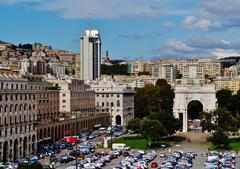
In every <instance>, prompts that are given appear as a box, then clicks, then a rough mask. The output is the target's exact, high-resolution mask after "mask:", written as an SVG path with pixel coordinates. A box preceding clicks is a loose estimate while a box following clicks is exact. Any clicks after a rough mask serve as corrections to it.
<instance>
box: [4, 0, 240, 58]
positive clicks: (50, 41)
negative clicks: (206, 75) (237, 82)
mask: <svg viewBox="0 0 240 169" xmlns="http://www.w3.org/2000/svg"><path fill="white" fill-rule="evenodd" d="M239 9H240V1H238V0H211V1H210V0H0V16H1V26H0V40H2V41H7V42H11V43H14V44H19V43H34V42H41V43H44V44H47V45H51V46H53V48H56V49H65V50H70V51H72V52H75V53H79V46H80V44H79V38H80V36H81V35H82V32H83V30H84V29H87V28H89V25H91V27H93V28H97V29H99V30H100V32H101V36H102V52H103V55H104V54H105V51H106V50H108V51H109V55H110V57H112V58H114V59H129V60H132V59H149V60H153V59H154V60H157V59H166V58H192V57H194V58H202V57H210V58H219V57H225V56H234V55H240V36H239V35H240V29H239V27H240V12H239ZM89 18H91V22H90V24H89Z"/></svg>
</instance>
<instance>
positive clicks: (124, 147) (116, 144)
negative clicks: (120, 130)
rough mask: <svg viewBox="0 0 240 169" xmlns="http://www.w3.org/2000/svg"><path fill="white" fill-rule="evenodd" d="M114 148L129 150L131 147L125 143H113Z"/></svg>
mask: <svg viewBox="0 0 240 169" xmlns="http://www.w3.org/2000/svg"><path fill="white" fill-rule="evenodd" d="M112 149H113V150H129V149H130V148H129V147H127V146H126V144H124V143H113V144H112Z"/></svg>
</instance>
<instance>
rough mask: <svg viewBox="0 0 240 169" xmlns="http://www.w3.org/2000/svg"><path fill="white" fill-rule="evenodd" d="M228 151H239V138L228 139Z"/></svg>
mask: <svg viewBox="0 0 240 169" xmlns="http://www.w3.org/2000/svg"><path fill="white" fill-rule="evenodd" d="M229 148H230V150H240V138H234V139H230V144H229Z"/></svg>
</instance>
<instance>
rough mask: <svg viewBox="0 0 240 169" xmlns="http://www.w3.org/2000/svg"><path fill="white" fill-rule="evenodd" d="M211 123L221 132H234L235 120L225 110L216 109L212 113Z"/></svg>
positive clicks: (235, 127) (235, 128)
mask: <svg viewBox="0 0 240 169" xmlns="http://www.w3.org/2000/svg"><path fill="white" fill-rule="evenodd" d="M213 121H214V124H215V128H220V129H222V130H223V131H236V130H237V120H236V119H235V118H234V117H233V116H232V114H231V113H230V112H229V111H227V110H226V109H222V108H217V109H216V110H214V111H213Z"/></svg>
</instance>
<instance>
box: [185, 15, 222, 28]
mask: <svg viewBox="0 0 240 169" xmlns="http://www.w3.org/2000/svg"><path fill="white" fill-rule="evenodd" d="M182 26H183V27H185V28H196V29H198V30H201V31H214V30H220V29H221V28H222V26H221V24H220V23H219V22H212V21H211V20H208V19H198V18H197V17H195V16H186V18H185V19H184V20H183V21H182Z"/></svg>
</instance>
